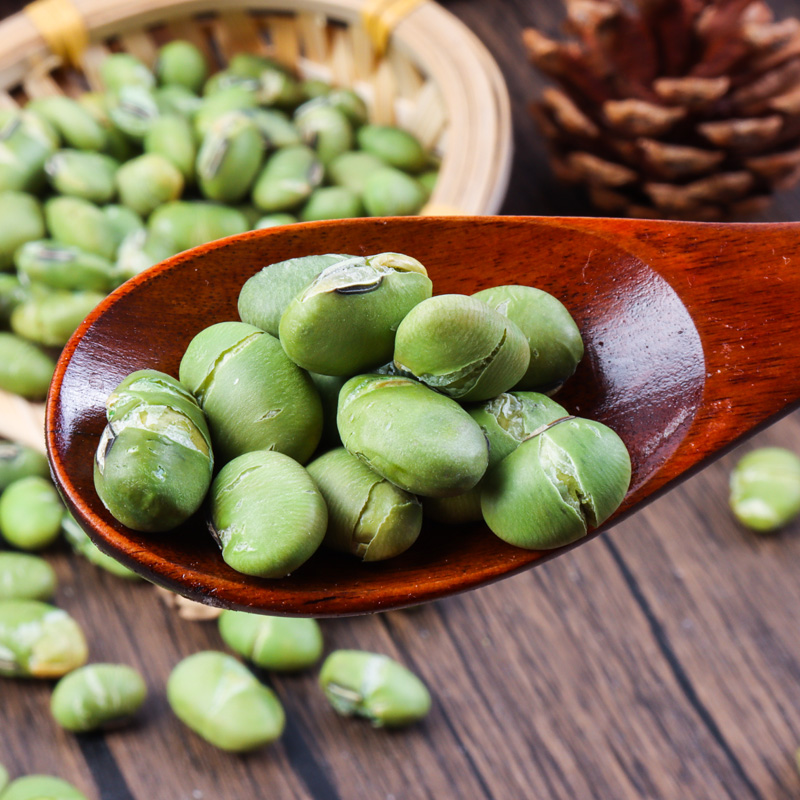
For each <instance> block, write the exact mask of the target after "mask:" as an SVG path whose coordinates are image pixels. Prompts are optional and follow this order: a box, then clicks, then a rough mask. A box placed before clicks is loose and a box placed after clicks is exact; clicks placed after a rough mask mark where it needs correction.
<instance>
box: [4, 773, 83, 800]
mask: <svg viewBox="0 0 800 800" xmlns="http://www.w3.org/2000/svg"><path fill="white" fill-rule="evenodd" d="M2 800H88V798H87V797H86V795H85V794H82V793H81V792H79V791H78V790H77V789H76V788H75V787H74V786H73V785H72V784H70V783H67V782H66V781H62V780H61V778H54V777H52V776H50V775H26V776H25V777H24V778H17V779H16V780H15V781H12V782H11V783H10V784H9V786H8V788H6V790H5V791H4V792H3V793H2Z"/></svg>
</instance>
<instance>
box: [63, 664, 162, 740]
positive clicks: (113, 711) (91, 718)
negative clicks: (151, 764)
mask: <svg viewBox="0 0 800 800" xmlns="http://www.w3.org/2000/svg"><path fill="white" fill-rule="evenodd" d="M146 697H147V685H146V684H145V682H144V680H143V678H142V676H141V675H140V674H139V673H138V672H137V671H136V670H135V669H133V668H132V667H129V666H126V665H125V664H88V665H87V666H85V667H79V668H78V669H76V670H74V671H73V672H70V674H69V675H66V676H65V677H63V678H61V680H60V681H59V682H58V683H57V684H56V687H55V689H53V695H52V697H51V698H50V711H51V713H52V715H53V718H54V719H55V721H56V722H57V723H58V724H59V725H60V726H61V727H62V728H64V729H66V730H68V731H70V732H72V733H88V732H89V731H95V730H98V729H101V728H105V727H108V726H110V725H114V726H115V727H116V726H118V725H119V724H120V723H122V722H124V721H126V720H128V719H129V718H130V717H132V716H133V715H134V714H135V713H136V712H137V711H138V710H139V709H140V708H141V706H142V704H143V703H144V701H145V698H146Z"/></svg>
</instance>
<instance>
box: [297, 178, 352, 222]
mask: <svg viewBox="0 0 800 800" xmlns="http://www.w3.org/2000/svg"><path fill="white" fill-rule="evenodd" d="M361 216H363V207H362V205H361V200H360V199H359V197H358V195H357V194H356V193H355V192H353V191H352V190H351V189H348V188H346V187H344V186H320V187H319V188H318V189H314V191H313V192H312V193H311V197H309V198H308V200H307V201H306V204H305V205H304V206H303V208H302V209H301V210H300V220H301V221H302V222H315V221H317V220H323V219H348V218H350V217H361Z"/></svg>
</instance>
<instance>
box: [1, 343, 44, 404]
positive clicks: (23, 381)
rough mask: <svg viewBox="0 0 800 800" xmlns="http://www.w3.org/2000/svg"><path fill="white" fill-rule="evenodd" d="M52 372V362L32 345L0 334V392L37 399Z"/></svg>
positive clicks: (42, 392) (39, 398)
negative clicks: (3, 390)
mask: <svg viewBox="0 0 800 800" xmlns="http://www.w3.org/2000/svg"><path fill="white" fill-rule="evenodd" d="M55 369H56V362H55V361H53V359H52V358H50V356H48V355H47V354H46V353H43V352H42V351H41V350H40V349H39V348H38V347H36V345H34V344H32V343H31V342H28V341H25V339H22V338H21V337H19V336H15V335H14V334H13V333H3V332H2V331H0V389H5V390H6V391H7V392H13V393H14V394H19V395H22V397H26V398H27V399H28V400H41V399H43V398H44V396H45V395H46V394H47V389H48V388H49V386H50V381H51V380H52V378H53V373H54V372H55Z"/></svg>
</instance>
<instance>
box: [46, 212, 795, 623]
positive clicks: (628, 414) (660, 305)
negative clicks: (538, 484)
mask: <svg viewBox="0 0 800 800" xmlns="http://www.w3.org/2000/svg"><path fill="white" fill-rule="evenodd" d="M382 251H400V252H404V253H408V254H410V255H413V256H414V257H416V258H418V259H419V260H420V261H422V263H423V264H425V265H426V266H427V268H428V270H429V274H430V276H431V278H432V279H433V283H434V290H435V292H436V293H437V294H443V293H446V292H459V293H466V294H471V293H472V292H475V291H477V290H479V289H484V288H486V287H488V286H494V285H498V284H508V283H520V284H528V285H531V286H537V287H540V288H543V289H545V290H547V291H549V292H551V293H553V294H554V295H556V297H558V298H560V299H561V300H562V302H564V303H565V305H566V306H567V308H568V309H569V310H570V312H571V313H572V315H573V316H574V318H575V320H576V322H577V323H578V325H579V327H580V329H581V332H582V335H583V339H584V342H585V344H586V356H585V358H584V359H583V361H582V363H581V365H580V366H579V368H578V371H577V373H576V374H575V376H574V377H573V378H571V379H570V380H569V381H568V382H567V384H566V385H565V387H564V388H563V390H562V391H561V392H560V393H559V395H558V400H559V402H560V403H561V404H562V405H564V406H566V407H567V408H568V409H569V410H570V411H571V412H572V413H574V414H577V415H580V416H586V417H590V418H592V419H597V420H600V421H602V422H604V423H606V424H607V425H610V426H611V427H612V428H613V429H614V430H615V431H617V432H618V433H619V434H620V436H622V438H623V440H624V441H625V443H626V445H627V446H628V448H629V450H630V452H631V456H632V461H633V479H632V483H631V488H630V491H629V493H628V496H627V497H626V499H625V502H624V503H623V505H622V507H621V509H620V511H619V512H618V513H617V514H616V515H615V517H614V518H612V520H611V521H610V522H609V523H607V524H606V525H604V526H603V528H608V527H610V525H611V524H613V523H614V522H618V521H619V520H621V519H624V518H625V517H627V516H628V515H630V514H631V513H632V512H633V511H635V510H636V509H638V508H640V507H641V506H642V505H643V504H644V503H645V502H647V501H649V500H651V499H653V497H655V496H656V495H657V494H658V493H660V492H661V491H663V490H664V489H665V488H666V487H668V486H674V485H675V484H676V483H677V482H678V480H681V479H683V478H685V477H686V476H687V475H689V474H691V473H692V472H694V471H695V470H696V469H698V468H699V467H700V466H702V465H704V464H705V463H706V462H707V461H708V460H709V459H710V458H711V457H714V456H717V455H720V454H721V452H722V451H724V450H725V449H727V448H729V447H731V446H732V445H733V444H734V443H736V442H737V441H738V440H739V439H741V438H742V437H743V436H744V435H746V434H751V433H753V432H754V431H755V430H756V429H757V428H758V427H759V426H762V425H764V424H765V423H766V422H767V421H769V420H771V419H772V418H774V417H775V416H776V415H778V414H781V413H786V412H787V411H789V410H790V409H791V408H793V407H794V406H795V405H796V404H797V402H798V398H800V325H799V324H798V323H799V322H800V224H764V225H756V224H750V225H748V224H729V225H723V224H704V223H680V222H657V221H639V220H617V219H571V218H535V217H474V218H467V217H454V218H430V217H428V218H424V217H423V218H419V217H418V218H397V219H373V220H345V221H335V222H321V223H309V224H306V225H293V226H289V227H284V228H277V229H271V230H262V231H255V232H252V233H247V234H243V235H241V236H236V237H232V238H229V239H224V240H221V241H218V242H213V243H211V244H208V245H205V246H203V247H199V248H196V249H195V250H191V251H188V252H185V253H182V254H180V255H178V256H175V257H174V258H172V259H170V260H168V261H166V262H164V263H163V264H160V265H158V266H157V267H154V268H153V269H151V270H148V271H147V272H146V273H143V274H142V275H139V276H137V277H136V278H134V279H133V280H131V281H128V283H126V284H125V285H124V286H122V287H121V288H120V289H118V290H117V291H116V292H114V294H112V295H110V296H109V297H108V298H107V299H106V300H105V301H104V302H103V303H101V305H100V306H99V307H98V308H97V309H96V311H94V312H93V313H92V315H91V316H90V317H89V318H88V319H87V320H86V322H84V324H83V325H82V326H81V327H80V329H79V330H78V331H77V333H76V334H75V335H74V336H73V337H72V339H71V341H70V342H69V344H68V345H67V347H66V349H65V350H64V353H63V355H62V357H61V360H60V362H59V364H58V368H57V370H56V374H55V378H54V381H53V384H52V387H51V390H50V397H49V400H48V407H47V446H48V450H49V455H50V462H51V465H52V469H53V474H54V476H55V480H56V482H57V483H58V486H59V488H60V490H61V492H62V494H63V496H64V499H65V500H66V502H67V505H68V506H69V508H70V510H71V511H72V513H73V514H74V515H75V517H76V519H77V520H78V522H79V523H80V524H81V525H82V526H83V527H84V528H85V529H86V530H87V531H88V533H89V535H90V536H91V538H92V539H93V540H94V541H95V543H96V544H97V545H98V546H99V547H100V548H101V549H102V550H104V551H105V552H107V553H110V554H112V555H114V556H115V557H117V558H118V559H119V560H120V561H122V562H123V563H124V564H126V565H128V566H129V567H131V568H132V569H134V570H136V571H137V572H139V573H140V574H142V575H144V576H145V577H146V578H148V579H150V580H152V581H154V582H155V583H157V584H160V585H162V586H165V587H167V588H169V589H173V590H175V591H176V592H179V593H180V594H183V595H185V596H187V597H190V598H192V599H194V600H199V601H201V602H204V603H208V604H211V605H217V606H226V607H230V608H240V609H248V610H254V611H260V612H267V613H278V614H296V615H313V616H333V615H341V614H356V613H364V612H370V611H379V610H385V609H390V608H397V607H401V606H407V605H411V604H415V603H420V602H423V601H426V600H433V599H436V598H440V597H443V596H445V595H448V594H452V593H454V592H459V591H464V590H466V589H473V588H475V587H478V586H482V585H484V584H487V583H490V582H491V581H494V580H497V579H499V578H503V577H506V576H508V575H512V574H514V573H516V572H519V571H520V570H522V569H525V568H526V567H529V566H531V565H533V564H539V563H542V562H543V561H544V560H545V559H547V558H549V557H552V556H554V555H558V554H560V553H563V552H565V549H561V550H557V551H552V552H548V553H538V552H530V551H526V550H520V549H517V548H514V547H511V546H509V545H506V544H504V543H503V542H501V541H500V540H499V539H497V538H496V537H495V536H494V535H493V534H492V533H491V532H490V531H489V530H488V528H486V527H485V526H484V525H471V526H460V527H448V526H444V525H437V524H433V523H430V522H428V523H425V525H424V528H423V531H422V534H421V536H420V538H419V540H418V542H417V543H416V544H415V545H414V546H413V547H412V548H411V549H410V550H409V551H408V552H407V553H405V554H404V555H402V556H400V557H398V558H395V559H392V560H391V561H386V562H381V563H376V564H362V563H360V562H359V561H358V560H356V559H354V558H348V557H346V556H343V555H339V554H335V553H331V552H328V551H326V550H321V551H319V552H318V553H317V554H316V555H315V556H314V557H313V558H312V559H311V560H310V561H309V562H308V563H307V564H305V565H304V566H303V567H301V568H300V569H298V570H297V571H296V573H294V574H293V575H291V576H290V577H288V578H285V579H282V580H262V579H258V578H250V577H247V576H245V575H240V574H239V573H237V572H234V571H233V570H231V569H230V568H229V567H228V566H227V565H226V564H225V563H224V562H223V561H222V558H221V557H220V553H219V550H218V548H217V546H216V544H214V542H213V541H212V539H211V537H210V536H209V535H208V533H207V532H206V529H205V523H204V520H203V518H202V517H201V516H200V515H198V516H197V517H195V518H193V519H192V520H190V522H188V523H187V524H186V525H184V526H183V527H182V528H180V529H179V530H177V531H175V532H172V533H169V534H158V535H155V534H143V533H136V532H133V531H130V530H128V529H127V528H125V527H123V526H122V525H120V524H119V523H118V522H116V521H115V520H114V519H113V518H112V517H111V516H110V515H109V514H108V512H107V511H106V510H105V509H104V507H103V506H102V504H101V503H100V500H99V499H98V497H97V494H96V493H95V490H94V485H93V480H92V462H93V458H94V452H95V448H96V447H97V442H98V439H99V437H100V433H101V431H102V430H103V427H104V425H105V413H104V412H105V407H104V404H105V400H106V397H107V396H108V394H109V393H110V392H111V391H112V390H113V389H114V388H115V387H116V385H117V384H118V383H119V382H120V381H121V380H122V378H123V377H125V375H127V374H128V373H130V372H132V371H134V370H137V369H142V368H145V367H149V368H154V369H159V370H163V371H165V372H168V373H170V374H172V375H176V376H177V374H178V364H179V363H180V359H181V355H182V354H183V351H184V349H185V348H186V346H187V344H188V343H189V341H190V339H191V338H192V337H193V336H194V335H195V334H196V333H197V332H198V331H200V330H201V329H202V328H204V327H206V326H208V325H211V324H213V323H216V322H220V321H223V320H230V319H237V318H238V317H237V312H236V301H237V296H238V294H239V289H240V287H241V286H242V284H243V283H244V281H245V280H246V279H247V278H249V277H250V276H251V275H252V274H254V273H255V272H257V271H258V270H259V269H261V267H263V266H264V265H266V264H270V263H272V262H275V261H281V260H283V259H287V258H294V257H297V256H302V255H309V254H315V253H352V254H369V253H377V252H382ZM595 533H596V532H595ZM593 535H594V534H593ZM586 540H587V539H583V540H582V541H586Z"/></svg>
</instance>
